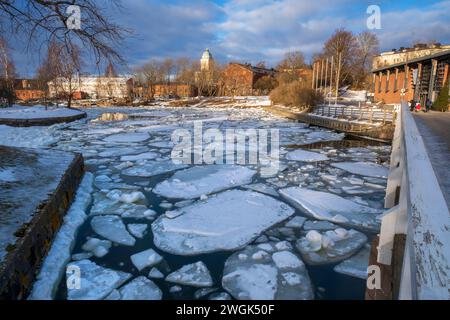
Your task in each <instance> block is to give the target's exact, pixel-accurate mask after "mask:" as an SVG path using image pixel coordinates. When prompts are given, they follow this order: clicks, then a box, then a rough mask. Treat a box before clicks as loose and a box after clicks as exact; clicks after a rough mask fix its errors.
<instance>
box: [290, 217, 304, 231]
mask: <svg viewBox="0 0 450 320" xmlns="http://www.w3.org/2000/svg"><path fill="white" fill-rule="evenodd" d="M305 221H306V218H304V217H298V216H297V217H294V218H292V219H291V220H289V221H288V222H287V223H286V224H285V226H286V227H288V228H294V229H300V228H301V227H303V224H304V223H305Z"/></svg>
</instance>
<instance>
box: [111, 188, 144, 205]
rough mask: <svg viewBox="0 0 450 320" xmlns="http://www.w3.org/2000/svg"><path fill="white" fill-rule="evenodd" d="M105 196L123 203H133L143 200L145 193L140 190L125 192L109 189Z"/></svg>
mask: <svg viewBox="0 0 450 320" xmlns="http://www.w3.org/2000/svg"><path fill="white" fill-rule="evenodd" d="M106 196H107V197H108V198H109V199H111V200H117V201H121V202H125V203H135V202H139V201H142V200H145V195H144V194H143V193H142V192H140V191H134V192H131V193H125V192H122V191H120V190H111V191H110V192H108V194H107V195H106Z"/></svg>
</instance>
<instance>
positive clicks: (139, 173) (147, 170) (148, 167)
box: [122, 161, 188, 178]
mask: <svg viewBox="0 0 450 320" xmlns="http://www.w3.org/2000/svg"><path fill="white" fill-rule="evenodd" d="M187 167H188V165H185V164H178V163H177V164H176V163H173V162H172V161H163V162H148V163H146V164H143V165H139V166H134V167H131V168H128V169H125V170H123V171H122V174H123V175H125V176H130V177H144V178H148V177H153V176H157V175H160V174H163V173H169V172H172V171H176V170H180V169H185V168H187Z"/></svg>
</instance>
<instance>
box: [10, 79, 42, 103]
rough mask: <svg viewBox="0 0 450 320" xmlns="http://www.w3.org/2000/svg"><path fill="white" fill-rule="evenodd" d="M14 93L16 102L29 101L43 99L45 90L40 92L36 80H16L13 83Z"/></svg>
mask: <svg viewBox="0 0 450 320" xmlns="http://www.w3.org/2000/svg"><path fill="white" fill-rule="evenodd" d="M14 92H15V94H16V98H17V100H21V101H29V100H39V99H43V98H44V97H45V90H42V89H41V88H40V86H39V82H38V81H37V80H31V79H17V80H16V81H15V83H14Z"/></svg>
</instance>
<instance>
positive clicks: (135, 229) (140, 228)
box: [127, 223, 148, 239]
mask: <svg viewBox="0 0 450 320" xmlns="http://www.w3.org/2000/svg"><path fill="white" fill-rule="evenodd" d="M127 228H128V231H129V232H130V233H131V235H133V236H134V237H135V238H138V239H142V238H143V237H144V235H145V232H146V231H147V228H148V225H146V224H137V223H131V224H129V225H127Z"/></svg>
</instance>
